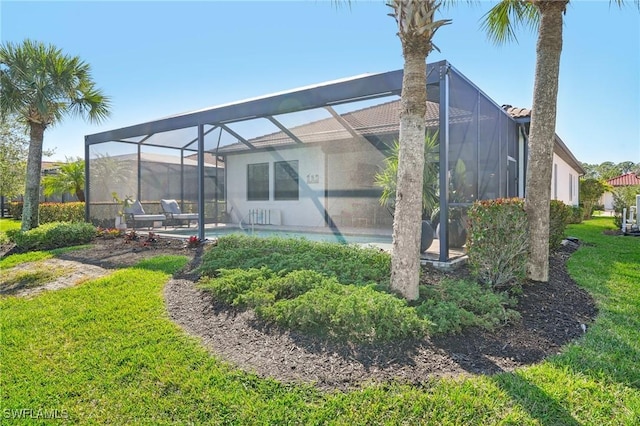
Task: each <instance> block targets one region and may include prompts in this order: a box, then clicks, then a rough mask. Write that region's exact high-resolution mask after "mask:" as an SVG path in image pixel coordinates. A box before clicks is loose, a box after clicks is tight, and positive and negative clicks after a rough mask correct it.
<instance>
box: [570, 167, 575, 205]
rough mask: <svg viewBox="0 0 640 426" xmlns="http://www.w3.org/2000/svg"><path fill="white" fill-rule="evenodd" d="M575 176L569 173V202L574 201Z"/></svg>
mask: <svg viewBox="0 0 640 426" xmlns="http://www.w3.org/2000/svg"><path fill="white" fill-rule="evenodd" d="M573 185H574V184H573V175H572V174H571V173H569V201H573Z"/></svg>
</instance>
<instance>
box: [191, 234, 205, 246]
mask: <svg viewBox="0 0 640 426" xmlns="http://www.w3.org/2000/svg"><path fill="white" fill-rule="evenodd" d="M203 243H204V241H203V240H201V239H200V237H198V236H197V235H191V236H190V237H189V238H188V239H187V247H188V248H196V247H199V246H201V245H202V244H203Z"/></svg>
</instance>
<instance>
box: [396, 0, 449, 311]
mask: <svg viewBox="0 0 640 426" xmlns="http://www.w3.org/2000/svg"><path fill="white" fill-rule="evenodd" d="M387 5H388V6H389V7H391V9H392V13H391V15H392V16H393V17H394V18H395V20H396V22H397V24H398V37H400V41H401V43H402V56H403V57H404V75H403V77H402V94H401V101H400V103H401V108H400V150H399V155H398V176H397V184H396V185H397V186H396V202H395V215H394V219H393V243H392V251H391V288H392V289H393V290H394V291H397V292H398V293H400V294H401V295H402V296H403V297H404V298H406V299H408V300H415V299H417V298H418V284H419V280H420V228H421V223H420V218H421V216H422V215H421V212H422V175H423V170H424V138H425V130H426V129H425V121H424V116H425V114H426V105H427V84H426V83H427V82H426V75H427V64H426V58H427V55H428V54H429V53H430V52H431V51H432V50H433V49H434V45H433V36H434V35H435V33H436V31H437V30H438V28H440V27H441V26H443V25H446V24H448V23H450V22H451V20H448V19H444V20H435V19H434V15H435V13H436V11H437V10H438V8H439V7H440V5H441V3H440V2H439V1H434V0H391V1H389V2H388V3H387Z"/></svg>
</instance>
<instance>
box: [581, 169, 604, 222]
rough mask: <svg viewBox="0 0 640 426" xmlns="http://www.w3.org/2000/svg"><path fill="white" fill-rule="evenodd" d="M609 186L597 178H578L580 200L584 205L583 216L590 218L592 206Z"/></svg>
mask: <svg viewBox="0 0 640 426" xmlns="http://www.w3.org/2000/svg"><path fill="white" fill-rule="evenodd" d="M609 189H610V187H609V185H607V184H606V183H605V182H602V181H600V180H598V179H592V178H589V179H580V200H581V201H582V206H583V207H584V218H585V219H591V213H592V212H593V207H594V206H595V205H596V204H598V201H599V200H600V197H602V194H604V193H605V192H606V191H607V190H609Z"/></svg>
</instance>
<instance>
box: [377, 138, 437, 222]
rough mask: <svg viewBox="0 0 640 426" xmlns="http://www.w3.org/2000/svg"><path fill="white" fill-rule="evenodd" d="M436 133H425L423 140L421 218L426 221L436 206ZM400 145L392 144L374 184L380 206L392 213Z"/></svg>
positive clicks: (397, 143)
mask: <svg viewBox="0 0 640 426" xmlns="http://www.w3.org/2000/svg"><path fill="white" fill-rule="evenodd" d="M439 147H440V144H439V142H438V132H437V131H436V132H434V133H427V135H426V136H425V138H424V170H423V173H422V216H423V218H425V219H428V218H429V217H430V216H431V214H432V212H433V210H434V209H435V208H436V207H437V205H438V194H439V191H438V188H439V181H438V169H439V163H438V161H439V160H438V159H439V155H440V153H439ZM399 154H400V144H399V142H398V141H396V142H394V144H393V148H392V149H391V154H390V155H389V156H388V157H387V158H386V159H385V161H384V164H385V165H384V169H382V170H381V171H380V172H379V173H378V174H376V176H375V183H376V185H378V186H379V187H381V188H382V195H380V204H381V205H382V206H385V207H387V209H389V211H391V212H393V211H394V209H395V202H396V181H397V178H398V156H399Z"/></svg>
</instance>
